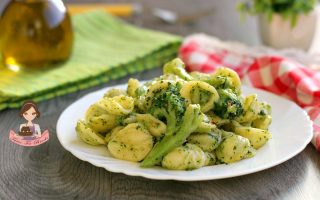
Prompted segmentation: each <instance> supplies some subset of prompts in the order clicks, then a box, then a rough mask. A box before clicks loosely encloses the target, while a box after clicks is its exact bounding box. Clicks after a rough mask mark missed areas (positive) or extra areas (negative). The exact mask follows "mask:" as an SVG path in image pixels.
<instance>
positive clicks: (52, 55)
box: [0, 0, 73, 70]
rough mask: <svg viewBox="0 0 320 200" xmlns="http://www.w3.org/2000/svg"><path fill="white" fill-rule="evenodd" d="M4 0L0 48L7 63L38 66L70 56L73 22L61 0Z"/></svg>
mask: <svg viewBox="0 0 320 200" xmlns="http://www.w3.org/2000/svg"><path fill="white" fill-rule="evenodd" d="M1 1H3V0H1ZM5 1H7V3H2V8H1V7H0V51H1V54H2V62H4V64H5V65H6V66H8V67H9V68H13V69H15V70H17V68H21V67H41V66H45V65H48V64H51V63H55V62H58V61H63V60H66V59H67V58H68V57H69V56H70V54H71V50H72V43H73V32H72V25H71V20H70V17H69V15H68V12H67V10H66V7H65V6H64V4H63V2H62V1H61V0H5ZM0 6H1V5H0ZM0 58H1V56H0Z"/></svg>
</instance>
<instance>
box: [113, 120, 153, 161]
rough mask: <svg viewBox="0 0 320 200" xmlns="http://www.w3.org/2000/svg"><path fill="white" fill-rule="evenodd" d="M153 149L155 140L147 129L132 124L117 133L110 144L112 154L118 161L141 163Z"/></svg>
mask: <svg viewBox="0 0 320 200" xmlns="http://www.w3.org/2000/svg"><path fill="white" fill-rule="evenodd" d="M152 147H153V138H152V136H151V135H150V133H149V132H148V131H147V129H146V128H145V127H144V126H143V125H141V124H139V123H132V124H129V125H127V126H126V127H124V128H123V129H121V130H119V131H117V132H115V134H114V135H113V136H111V139H110V141H109V143H108V149H109V151H110V153H111V154H112V155H113V156H114V157H115V158H118V159H121V160H128V161H135V162H137V161H141V160H143V159H144V158H145V157H146V155H147V154H148V153H149V151H150V150H151V149H152Z"/></svg>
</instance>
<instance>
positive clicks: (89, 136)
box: [76, 120, 105, 145]
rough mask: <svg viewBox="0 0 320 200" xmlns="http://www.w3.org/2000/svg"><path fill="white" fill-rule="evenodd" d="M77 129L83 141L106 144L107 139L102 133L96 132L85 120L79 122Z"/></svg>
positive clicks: (92, 143)
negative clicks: (105, 139)
mask: <svg viewBox="0 0 320 200" xmlns="http://www.w3.org/2000/svg"><path fill="white" fill-rule="evenodd" d="M76 131H77V134H78V136H79V137H80V138H81V139H82V141H84V142H86V143H88V144H91V145H100V144H105V141H104V139H103V137H102V136H101V135H99V134H98V133H95V132H94V131H93V130H92V129H91V128H90V127H88V125H87V124H86V123H85V122H84V121H83V120H79V121H78V122H77V126H76Z"/></svg>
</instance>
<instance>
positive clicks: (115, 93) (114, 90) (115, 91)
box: [103, 88, 127, 98]
mask: <svg viewBox="0 0 320 200" xmlns="http://www.w3.org/2000/svg"><path fill="white" fill-rule="evenodd" d="M120 95H127V92H126V91H125V90H122V89H117V88H111V89H110V90H108V91H107V92H106V93H105V94H104V95H103V97H110V98H112V97H116V96H120Z"/></svg>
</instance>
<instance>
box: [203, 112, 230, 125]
mask: <svg viewBox="0 0 320 200" xmlns="http://www.w3.org/2000/svg"><path fill="white" fill-rule="evenodd" d="M208 117H209V118H210V121H211V123H213V124H215V125H216V126H218V127H220V126H222V125H225V124H228V123H230V120H229V119H222V118H221V117H219V116H217V115H215V114H210V115H208Z"/></svg>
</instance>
